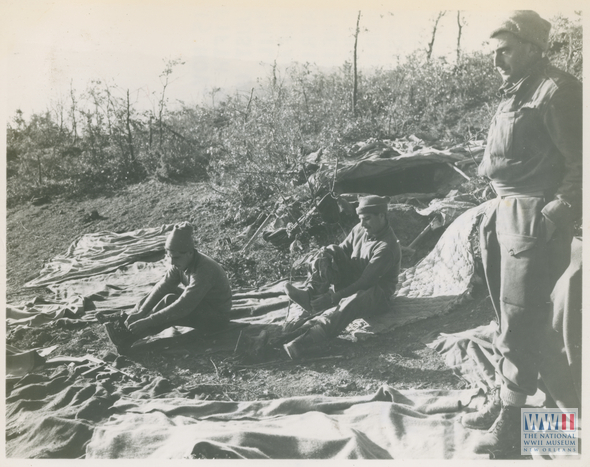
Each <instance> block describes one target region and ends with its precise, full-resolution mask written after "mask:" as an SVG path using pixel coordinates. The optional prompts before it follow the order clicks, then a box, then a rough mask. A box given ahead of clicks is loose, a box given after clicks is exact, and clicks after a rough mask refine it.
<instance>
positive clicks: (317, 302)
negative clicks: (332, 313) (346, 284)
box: [311, 292, 332, 312]
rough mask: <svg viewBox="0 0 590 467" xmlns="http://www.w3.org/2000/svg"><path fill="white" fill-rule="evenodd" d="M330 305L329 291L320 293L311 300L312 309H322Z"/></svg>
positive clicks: (330, 296)
mask: <svg viewBox="0 0 590 467" xmlns="http://www.w3.org/2000/svg"><path fill="white" fill-rule="evenodd" d="M331 306H332V294H331V293H330V292H328V293H325V294H323V295H320V296H319V297H317V298H315V299H314V300H312V301H311V308H312V310H313V311H315V312H318V311H324V310H326V309H328V308H330V307H331Z"/></svg>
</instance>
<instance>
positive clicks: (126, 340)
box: [104, 320, 138, 355]
mask: <svg viewBox="0 0 590 467" xmlns="http://www.w3.org/2000/svg"><path fill="white" fill-rule="evenodd" d="M104 328H105V331H106V332H107V336H108V338H109V340H110V341H111V343H112V344H113V345H114V346H115V348H116V349H117V352H118V353H119V354H120V355H124V354H125V353H127V352H128V351H129V349H130V348H131V346H132V345H133V343H134V342H135V341H136V340H137V339H138V338H137V337H136V336H134V335H133V333H132V332H131V331H130V330H129V329H127V326H125V323H124V322H123V321H122V320H120V321H112V322H108V323H104Z"/></svg>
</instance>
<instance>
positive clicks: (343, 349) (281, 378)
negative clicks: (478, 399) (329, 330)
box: [6, 181, 493, 400]
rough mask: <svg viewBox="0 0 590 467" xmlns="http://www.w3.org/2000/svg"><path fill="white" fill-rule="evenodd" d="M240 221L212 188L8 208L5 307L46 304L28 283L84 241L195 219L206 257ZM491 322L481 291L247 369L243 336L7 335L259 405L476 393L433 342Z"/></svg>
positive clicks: (268, 357) (156, 188) (192, 390)
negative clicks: (441, 310) (395, 324)
mask: <svg viewBox="0 0 590 467" xmlns="http://www.w3.org/2000/svg"><path fill="white" fill-rule="evenodd" d="M93 211H96V213H94V214H93ZM238 217H239V216H237V214H236V212H235V211H233V210H232V209H230V208H229V207H228V205H227V203H226V202H225V201H224V200H223V199H222V198H220V196H219V195H218V194H216V193H214V192H212V191H211V190H210V189H209V188H208V186H207V185H206V184H188V185H187V184H185V185H171V184H163V183H160V182H157V181H150V182H147V183H143V184H139V185H135V186H132V187H129V188H127V189H125V190H123V191H121V192H118V193H112V194H108V195H105V196H103V197H101V198H96V199H92V200H78V201H73V200H63V199H55V200H51V201H50V202H48V203H46V204H43V205H41V206H34V205H32V204H28V205H23V206H19V207H18V208H14V209H9V210H8V212H7V232H6V233H7V267H6V273H7V302H8V303H12V304H19V303H20V302H21V301H24V300H27V299H30V298H32V297H33V296H39V295H40V296H45V297H48V296H49V295H48V292H47V291H46V290H43V289H37V290H31V289H23V287H22V286H23V284H24V283H25V282H26V281H27V280H28V279H30V278H32V277H34V276H35V275H36V274H37V273H38V272H39V270H40V269H41V268H42V266H43V264H44V262H45V261H48V260H50V259H51V258H53V257H54V256H56V255H57V254H63V253H65V251H66V250H67V248H68V246H69V245H70V244H71V243H72V241H74V240H75V239H76V238H77V237H78V236H80V235H82V234H85V233H90V232H100V231H110V232H126V231H131V230H135V229H139V228H146V227H159V226H161V225H162V224H172V223H176V222H180V221H183V220H188V221H190V222H192V223H193V224H194V225H196V226H197V231H196V235H195V236H196V241H197V244H198V245H199V247H200V249H201V250H202V251H204V252H205V253H207V252H210V251H214V250H216V249H219V245H220V242H223V243H224V244H228V243H229V244H231V243H232V242H236V241H237V240H236V238H237V235H238V234H239V232H240V231H241V230H243V228H244V226H243V225H240V222H238V221H236V219H237V218H238ZM412 219H414V220H412ZM412 219H409V218H408V219H406V221H407V222H406V223H405V224H404V225H405V227H404V226H402V225H400V226H398V227H399V229H396V230H398V234H399V237H400V240H401V242H402V245H408V244H409V242H410V241H411V239H413V238H415V237H416V235H417V234H418V233H419V232H420V231H421V229H422V228H423V227H424V225H426V223H427V221H426V220H424V221H423V222H422V223H421V222H419V221H416V220H415V218H412ZM436 239H437V235H436V234H433V235H431V236H430V237H428V238H426V239H425V240H424V242H423V244H422V245H421V250H419V251H417V252H416V254H415V255H413V256H407V257H406V258H405V259H404V266H405V267H407V266H408V265H410V264H411V263H415V262H416V261H417V260H418V259H419V258H420V257H421V256H424V255H425V254H426V252H427V251H428V249H429V248H431V247H432V246H433V245H434V243H435V242H436ZM253 254H258V255H274V256H273V257H276V259H277V264H280V268H279V269H280V271H278V272H281V273H284V271H285V270H288V266H285V265H286V264H288V261H286V260H285V256H286V255H285V253H284V252H281V251H278V250H276V248H274V247H272V246H271V245H268V244H263V243H259V244H257V245H256V246H255V247H254V248H253ZM287 256H288V255H287ZM285 268H287V269H285ZM278 272H275V273H278ZM259 276H260V277H259V279H258V284H254V285H261V284H263V283H264V282H265V280H266V281H268V279H269V278H268V277H266V276H265V274H264V271H261V273H260V275H259ZM492 319H493V310H492V307H491V303H490V301H489V298H488V297H487V293H486V291H485V289H484V287H483V286H476V287H475V288H474V290H473V293H472V297H471V298H470V299H469V300H467V301H466V302H464V303H463V304H462V305H460V306H459V307H457V308H456V309H454V310H452V311H451V312H449V313H447V314H446V315H444V316H440V317H437V318H430V319H427V320H424V321H421V322H417V323H414V324H411V325H407V326H404V327H402V328H398V329H396V330H394V331H393V332H390V333H387V334H382V335H376V336H371V337H369V338H368V339H366V340H363V341H358V342H352V341H351V340H349V339H346V338H337V339H335V340H333V341H332V342H331V343H330V345H329V347H328V348H326V349H325V350H324V351H322V353H320V354H317V355H314V356H313V357H310V358H308V359H305V360H302V361H298V362H293V361H291V360H289V359H288V357H287V356H286V354H285V353H284V352H283V351H282V350H278V349H277V350H276V351H271V352H269V353H267V354H265V355H264V356H263V357H262V358H260V360H259V361H255V362H248V363H244V361H243V360H242V359H239V358H237V356H236V355H235V354H234V346H235V340H234V339H235V336H231V339H230V337H229V336H227V335H226V336H224V335H219V336H212V337H209V338H206V339H203V338H196V337H195V336H194V335H192V334H191V333H189V334H186V335H183V336H181V337H179V338H176V339H175V340H174V345H172V343H171V341H170V340H167V339H164V340H160V341H156V342H153V343H151V344H147V345H145V346H144V347H142V348H141V350H138V351H136V352H132V353H130V354H129V355H128V356H117V354H116V351H115V349H114V347H113V346H112V344H111V343H110V342H109V340H108V339H107V336H106V333H105V331H104V329H103V327H102V325H101V324H99V323H94V324H90V325H87V326H85V327H82V328H78V329H64V328H59V327H56V326H54V325H52V324H51V323H50V324H47V325H44V326H42V327H39V328H29V329H20V330H16V331H10V330H8V331H7V336H6V340H7V343H8V344H11V345H13V346H15V347H17V348H19V349H21V350H27V349H32V348H37V347H47V346H50V345H58V348H57V349H56V350H55V351H54V352H53V353H52V355H51V356H55V355H67V356H83V355H86V354H92V355H94V356H96V357H99V358H101V359H104V360H106V361H111V362H113V361H114V364H115V366H117V367H119V368H124V369H125V371H126V372H128V373H130V374H133V375H134V376H136V377H137V378H141V379H153V378H155V377H163V378H165V379H166V380H167V381H169V383H170V385H171V387H176V388H181V389H182V390H185V391H186V393H187V395H188V396H190V397H195V398H201V399H217V400H259V399H272V398H279V397H288V396H296V395H306V394H324V395H329V396H338V395H345V394H346V395H358V394H368V393H372V392H374V391H375V390H376V389H377V388H378V387H379V386H381V385H382V384H383V383H388V384H390V385H391V386H393V387H396V388H398V389H406V388H422V389H426V388H445V389H460V388H465V387H468V383H467V382H466V381H464V380H462V379H460V378H459V377H458V376H456V375H454V374H453V371H452V370H451V369H449V368H447V367H446V366H445V364H444V362H443V361H442V359H441V358H440V356H439V355H438V354H437V353H436V352H434V351H433V350H431V349H429V348H428V347H426V345H425V343H426V342H428V341H429V340H432V338H433V336H435V335H436V334H437V333H438V332H446V333H450V332H458V331H462V330H466V329H470V328H473V327H475V326H478V325H481V324H487V323H489V322H490V320H492ZM48 371H49V370H48Z"/></svg>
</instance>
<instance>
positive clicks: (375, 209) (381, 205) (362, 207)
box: [356, 195, 388, 214]
mask: <svg viewBox="0 0 590 467" xmlns="http://www.w3.org/2000/svg"><path fill="white" fill-rule="evenodd" d="M387 202H388V199H387V198H385V197H383V196H376V195H370V196H363V197H362V198H359V207H358V208H356V213H357V214H379V213H381V212H383V213H385V212H387Z"/></svg>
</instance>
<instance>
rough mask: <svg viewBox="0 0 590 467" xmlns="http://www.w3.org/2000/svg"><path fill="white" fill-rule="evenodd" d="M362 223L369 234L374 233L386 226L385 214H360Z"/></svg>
mask: <svg viewBox="0 0 590 467" xmlns="http://www.w3.org/2000/svg"><path fill="white" fill-rule="evenodd" d="M359 219H360V220H361V225H362V226H363V227H364V229H365V230H366V231H367V233H368V234H369V235H374V234H376V233H377V232H379V231H380V230H381V229H382V228H383V227H384V226H385V214H360V215H359Z"/></svg>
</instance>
